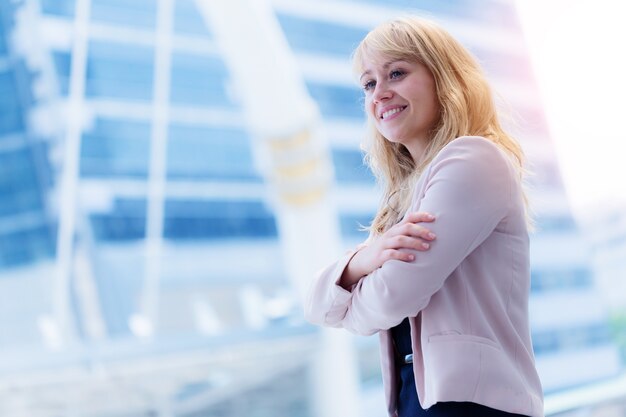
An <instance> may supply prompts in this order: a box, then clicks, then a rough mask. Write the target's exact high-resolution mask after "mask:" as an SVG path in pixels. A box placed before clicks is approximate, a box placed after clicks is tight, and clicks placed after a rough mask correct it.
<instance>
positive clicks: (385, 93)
mask: <svg viewBox="0 0 626 417" xmlns="http://www.w3.org/2000/svg"><path fill="white" fill-rule="evenodd" d="M392 96H393V94H392V92H391V90H390V89H389V88H387V85H385V84H378V85H377V86H376V89H375V90H374V95H373V97H372V100H373V101H374V103H381V102H383V101H386V100H389V99H390V98H391V97H392Z"/></svg>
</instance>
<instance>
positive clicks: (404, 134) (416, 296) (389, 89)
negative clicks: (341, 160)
mask: <svg viewBox="0 0 626 417" xmlns="http://www.w3.org/2000/svg"><path fill="white" fill-rule="evenodd" d="M353 60H354V66H355V69H356V71H357V73H358V75H359V77H360V82H361V85H362V86H363V90H364V92H365V110H366V113H367V116H368V121H369V126H370V128H371V135H372V137H373V143H372V145H371V147H370V149H369V152H368V155H367V158H368V161H369V162H370V165H371V167H372V168H373V170H374V172H375V173H376V174H377V176H378V178H379V179H380V180H381V181H382V183H383V184H384V187H385V190H384V199H383V202H384V203H383V204H382V205H381V207H380V209H379V211H378V213H377V214H376V217H375V219H374V221H373V223H372V226H371V228H370V237H369V239H368V240H367V241H366V242H365V243H364V244H362V245H359V247H358V248H357V249H356V250H355V251H353V252H351V253H349V254H348V255H346V256H345V257H343V258H342V259H340V260H338V261H337V262H336V263H334V264H333V265H330V266H329V267H328V268H326V269H325V270H323V271H322V272H321V273H320V274H319V276H318V277H317V278H316V279H315V280H314V282H313V283H312V285H311V289H310V291H309V294H308V299H307V301H306V305H305V315H306V317H307V319H308V320H309V321H311V322H312V323H315V324H319V325H324V326H333V327H343V328H345V329H347V330H349V331H352V332H354V333H357V334H363V335H370V334H373V333H376V332H379V334H380V343H381V356H382V367H383V383H384V386H385V394H386V398H387V404H388V410H389V415H390V416H398V417H409V416H410V417H414V416H421V415H428V416H434V417H438V416H472V417H475V416H479V417H485V416H494V417H495V416H519V415H522V416H532V417H537V416H543V398H542V389H541V384H540V381H539V377H538V375H537V372H536V369H535V362H534V355H533V350H532V344H531V340H530V331H529V319H528V297H529V287H530V272H529V248H528V231H527V216H526V207H525V196H524V192H523V189H522V181H521V180H522V173H523V168H522V162H523V155H522V151H521V148H520V146H519V145H518V143H517V142H516V141H515V140H514V139H512V138H511V137H510V136H509V135H508V134H507V133H505V132H504V131H503V129H502V127H501V126H500V123H499V121H498V117H497V114H496V110H495V106H494V103H493V100H492V95H491V92H490V89H489V86H488V84H487V82H486V80H485V77H484V75H483V73H482V71H481V70H480V67H479V66H478V64H477V63H476V61H475V59H474V58H473V57H472V56H471V55H470V53H469V52H468V51H467V50H466V49H465V48H464V47H463V46H461V45H460V44H459V43H458V42H457V41H456V40H455V39H454V38H452V37H451V35H449V34H448V33H447V32H446V31H445V30H443V29H442V28H440V27H438V26H437V25H435V24H433V23H431V22H428V21H425V20H422V19H418V18H402V19H397V20H394V21H392V22H389V23H385V24H383V25H381V26H379V27H378V28H376V29H374V30H373V31H372V32H370V33H369V34H368V35H367V36H366V37H365V39H364V40H363V41H362V42H361V44H360V45H359V46H358V47H357V49H356V51H355V53H354V57H353ZM429 215H431V216H430V217H429ZM433 219H434V221H432V220H433ZM431 221H432V222H431ZM426 222H428V224H427V226H428V228H426V227H425V224H426ZM430 233H432V234H430ZM435 236H436V239H435ZM424 410H427V411H424ZM426 413H427V414H426Z"/></svg>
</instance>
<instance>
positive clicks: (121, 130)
mask: <svg viewBox="0 0 626 417" xmlns="http://www.w3.org/2000/svg"><path fill="white" fill-rule="evenodd" d="M149 156H150V124H149V123H148V122H136V121H129V120H113V119H101V118H99V119H97V120H96V123H95V125H94V128H93V129H92V130H90V131H88V132H85V133H83V139H82V144H81V165H80V172H81V175H82V176H84V177H100V176H114V177H119V176H126V177H146V176H147V174H148V159H149Z"/></svg>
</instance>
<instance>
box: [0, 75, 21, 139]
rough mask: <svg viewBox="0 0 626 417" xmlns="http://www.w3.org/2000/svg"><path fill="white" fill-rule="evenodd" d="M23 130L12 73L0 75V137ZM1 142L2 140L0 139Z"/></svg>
mask: <svg viewBox="0 0 626 417" xmlns="http://www.w3.org/2000/svg"><path fill="white" fill-rule="evenodd" d="M23 130H24V124H23V121H22V112H21V106H20V102H19V101H18V92H17V88H16V86H15V79H14V76H13V72H1V73H0V135H3V134H8V133H15V132H20V131H23ZM0 140H2V139H0Z"/></svg>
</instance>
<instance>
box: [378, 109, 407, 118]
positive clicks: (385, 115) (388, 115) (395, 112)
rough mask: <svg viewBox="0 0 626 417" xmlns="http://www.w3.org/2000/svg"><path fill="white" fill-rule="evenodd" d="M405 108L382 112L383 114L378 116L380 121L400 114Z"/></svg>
mask: <svg viewBox="0 0 626 417" xmlns="http://www.w3.org/2000/svg"><path fill="white" fill-rule="evenodd" d="M406 108H407V106H402V107H396V108H394V109H391V110H387V111H386V112H383V114H381V115H380V118H381V119H382V120H385V119H387V118H388V117H391V116H393V115H394V114H397V113H400V112H401V111H402V110H404V109H406Z"/></svg>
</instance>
